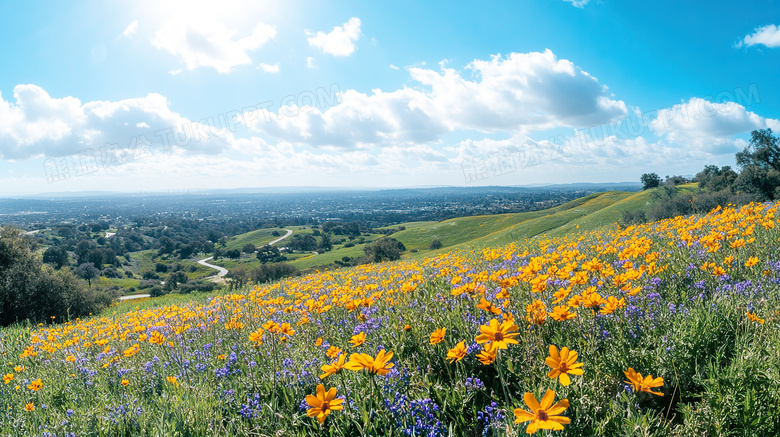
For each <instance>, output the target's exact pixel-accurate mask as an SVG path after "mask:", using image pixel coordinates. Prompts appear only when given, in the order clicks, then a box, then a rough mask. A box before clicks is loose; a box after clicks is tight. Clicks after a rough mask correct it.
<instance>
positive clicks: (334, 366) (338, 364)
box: [320, 354, 347, 379]
mask: <svg viewBox="0 0 780 437" xmlns="http://www.w3.org/2000/svg"><path fill="white" fill-rule="evenodd" d="M346 359H347V356H346V355H345V354H342V355H340V356H339V358H338V360H336V361H333V362H332V363H330V364H325V365H323V366H322V371H323V372H325V373H323V374H322V375H320V379H325V378H327V377H328V376H330V375H333V374H335V373H338V372H339V370H341V369H343V368H344V361H345V360H346Z"/></svg>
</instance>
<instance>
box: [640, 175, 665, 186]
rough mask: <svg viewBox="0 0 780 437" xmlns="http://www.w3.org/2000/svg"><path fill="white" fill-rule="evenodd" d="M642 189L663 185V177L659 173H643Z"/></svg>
mask: <svg viewBox="0 0 780 437" xmlns="http://www.w3.org/2000/svg"><path fill="white" fill-rule="evenodd" d="M641 180H642V189H643V190H649V189H650V188H655V187H657V186H659V185H661V177H660V176H658V174H657V173H645V174H643V175H642V178H641Z"/></svg>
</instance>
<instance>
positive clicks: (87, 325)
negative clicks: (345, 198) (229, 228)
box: [0, 193, 780, 436]
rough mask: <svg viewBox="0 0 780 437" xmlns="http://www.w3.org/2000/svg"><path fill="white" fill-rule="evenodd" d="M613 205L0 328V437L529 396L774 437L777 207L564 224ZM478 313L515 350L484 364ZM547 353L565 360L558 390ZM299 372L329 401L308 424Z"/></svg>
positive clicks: (358, 414)
mask: <svg viewBox="0 0 780 437" xmlns="http://www.w3.org/2000/svg"><path fill="white" fill-rule="evenodd" d="M632 196H634V194H629V195H622V194H620V193H612V194H610V193H606V194H603V195H598V196H589V197H588V198H586V199H583V200H582V201H580V202H575V203H572V204H570V205H564V206H566V207H564V208H561V207H559V209H558V210H557V211H556V212H555V213H554V214H551V215H550V216H549V217H547V218H548V219H549V223H539V222H537V221H535V220H537V219H535V218H532V219H529V220H525V221H522V222H518V223H516V224H514V225H512V226H510V227H508V228H504V229H501V230H498V231H496V232H494V233H492V234H488V235H487V236H486V237H488V236H491V235H492V236H494V238H495V241H500V240H501V239H502V238H506V237H507V236H509V235H513V234H512V233H514V235H529V236H532V237H531V238H521V239H517V240H514V241H511V242H510V244H508V245H505V246H500V245H499V246H495V245H494V246H486V247H485V248H476V249H462V250H457V251H455V250H453V251H447V252H444V253H441V254H439V255H437V256H433V257H427V258H420V259H409V260H402V261H399V262H395V263H381V264H375V265H368V266H360V267H357V268H354V269H342V270H337V271H328V272H323V273H321V274H314V275H307V276H304V277H299V278H294V279H290V280H287V281H283V282H279V283H275V284H270V285H264V286H258V287H249V288H247V289H244V290H239V291H238V292H231V293H226V292H219V293H213V294H209V295H201V294H194V295H187V296H181V295H169V296H165V297H163V298H160V299H162V300H158V299H154V300H148V301H144V302H124V303H121V304H117V306H114V307H112V308H110V309H109V310H108V311H107V312H106V313H104V314H103V315H101V316H99V317H95V318H92V319H87V320H80V321H71V322H70V323H68V324H61V325H48V326H32V325H18V326H12V327H7V328H2V329H1V330H0V340H1V341H0V348H1V349H0V353H2V354H3V362H4V364H3V370H2V371H0V374H3V375H12V376H11V379H10V380H9V381H8V383H5V384H2V385H0V411H2V414H0V435H36V436H38V435H41V433H42V432H44V431H42V430H44V428H43V427H45V432H50V433H53V434H55V435H58V436H59V435H67V433H71V432H72V433H76V434H77V435H79V436H82V435H86V436H108V435H181V436H207V435H208V436H214V435H215V436H250V435H279V436H303V435H307V436H308V435H311V436H321V435H332V436H351V435H398V436H401V435H458V436H460V435H464V436H476V435H486V436H491V435H492V436H499V435H502V436H503V435H512V436H519V435H525V432H526V429H527V428H526V426H528V425H529V422H527V421H526V422H523V423H514V422H515V418H516V417H517V416H516V414H519V413H518V411H520V410H528V409H529V406H528V405H527V402H526V399H530V396H533V397H534V398H535V399H540V398H542V396H543V395H544V394H545V393H546V392H547V390H552V391H554V394H552V396H554V400H555V401H558V400H562V399H566V400H567V402H566V404H565V405H563V407H565V408H563V407H562V408H560V409H559V411H558V412H557V414H561V415H563V416H565V417H566V418H567V419H568V420H567V421H564V422H566V423H565V424H564V425H563V430H561V431H554V432H553V431H550V432H543V433H542V434H544V435H565V436H594V435H604V436H628V435H631V436H633V435H641V436H668V435H672V436H689V435H691V436H692V435H767V436H768V435H780V414H779V413H778V412H777V409H776V406H777V405H780V373H778V369H780V355H778V354H777V350H778V347H780V336H778V335H777V332H778V328H780V286H779V285H778V284H780V253H779V251H778V246H777V241H778V239H779V238H780V221H778V220H777V218H776V213H777V210H778V207H780V205H769V206H766V205H752V206H748V207H745V208H742V209H739V210H729V209H726V210H722V211H718V212H715V213H712V214H710V215H708V216H706V217H689V218H676V219H672V220H665V221H661V222H657V223H650V224H645V225H641V226H633V227H629V228H627V229H617V228H609V229H601V230H597V231H586V230H584V229H582V228H583V227H585V222H584V221H582V220H584V219H585V218H587V217H589V216H592V215H593V214H597V213H598V211H603V210H605V209H606V208H613V209H615V211H613V212H614V213H617V206H618V205H620V202H641V198H636V197H632ZM597 218H598V216H597ZM577 220H580V223H582V224H581V227H580V228H579V229H577V228H576V227H575V228H574V229H575V231H573V232H570V233H562V234H561V235H560V236H550V235H549V234H550V233H552V231H554V230H557V229H560V228H561V226H564V225H566V224H570V223H574V222H575V221H577ZM595 221H596V220H593V222H595ZM569 229H570V230H571V226H570V227H569ZM545 233H547V235H545ZM493 320H495V321H496V323H503V325H499V326H501V328H500V329H501V330H502V332H503V333H504V334H505V335H502V338H503V339H506V338H513V339H514V340H515V341H516V343H514V342H511V341H510V342H508V344H507V345H506V348H505V349H497V350H496V351H497V353H496V354H495V358H493V356H492V353H491V351H493V350H494V349H490V348H486V345H487V343H484V342H483V339H485V338H487V339H493V340H494V341H496V342H498V341H499V340H500V339H499V338H498V337H495V336H493V334H492V333H493V332H494V330H495V329H494V328H491V325H490V323H492V322H491V321H493ZM270 322H274V323H270ZM285 324H288V325H285ZM493 326H495V325H493ZM442 329H446V331H441V330H442ZM436 331H438V332H444V333H443V335H441V336H440V338H441V339H442V340H441V341H440V342H438V340H436V341H432V339H435V338H436V337H435V336H432V335H431V334H432V333H434V332H436ZM358 333H362V334H365V338H364V339H361V338H358V337H353V336H354V335H355V334H358ZM163 337H164V339H163ZM136 345H137V349H136ZM459 345H460V346H459ZM551 345H552V346H555V351H558V350H561V349H562V348H563V347H566V348H568V349H571V350H574V351H576V352H577V353H578V356H577V358H576V359H575V360H573V361H576V362H578V363H582V364H583V366H582V370H583V372H582V374H577V373H576V372H571V373H572V374H571V375H570V380H571V384H567V385H565V384H564V382H565V381H564V380H562V379H560V378H551V377H550V376H549V374H548V372H549V371H550V366H551V364H550V363H554V361H555V360H554V359H552V360H551V359H548V357H552V355H554V354H553V353H552V351H551V348H550V346H551ZM334 348H339V349H341V353H340V354H339V353H338V352H336V351H335V349H334ZM381 351H385V352H388V353H390V352H392V356H391V358H390V359H389V360H387V361H384V360H380V361H379V362H376V361H375V359H377V358H379V357H381ZM329 353H330V354H331V356H328V354H329ZM355 354H365V355H362V356H356V355H355ZM338 355H341V356H342V357H344V358H345V360H344V361H341V363H344V362H349V363H351V364H349V366H348V368H342V369H340V370H339V369H334V368H332V370H334V371H335V373H334V374H333V375H327V376H324V374H325V373H328V372H326V371H325V370H326V369H328V367H326V368H325V369H323V366H327V365H330V366H334V365H335V366H337V367H338V366H339V363H340V361H338V360H337V359H335V358H336V356H338ZM448 356H450V357H452V360H448V359H447V357H448ZM480 356H481V357H482V358H483V359H485V358H487V361H486V362H485V363H483V362H481V361H480V359H479V357H480ZM372 361H373V362H374V363H373V365H371V362H372ZM361 363H362V364H361ZM21 366H23V368H22V367H21ZM366 366H368V370H366V369H362V370H361V368H362V367H366ZM630 368H631V369H634V370H635V371H637V372H639V373H641V374H642V376H650V380H655V381H656V382H658V383H657V384H653V387H649V386H648V385H646V384H645V385H642V384H641V382H635V384H632V383H630V382H626V381H630V378H629V377H628V376H627V375H626V372H628V371H629V369H630ZM17 369H18V370H17ZM564 371H566V369H564ZM656 378H660V379H656ZM38 379H40V380H41V386H42V387H41V388H40V389H36V387H37V385H35V384H32V382H33V381H37V380H38ZM318 384H323V385H324V388H325V390H328V389H331V388H333V389H335V391H336V396H337V399H341V400H343V405H345V408H344V409H341V410H339V409H333V410H331V411H330V414H329V415H328V416H327V418H326V419H324V421H323V423H322V424H320V423H319V422H318V421H317V420H316V419H314V418H312V417H308V416H307V410H310V409H311V408H312V405H317V404H318V403H317V402H314V401H313V400H312V398H311V397H308V398H307V396H309V395H313V394H315V393H316V391H317V386H318ZM30 387H32V388H30ZM651 392H656V393H658V394H654V393H651ZM661 395H662V396H661ZM307 399H308V402H307ZM338 403H339V402H332V403H331V405H337V404H338ZM532 404H533V403H532ZM25 406H28V408H27V409H29V410H31V411H26V410H25ZM44 406H45V407H44ZM33 408H34V409H33ZM310 411H312V410H310ZM314 413H316V411H314ZM522 417H523V416H522V414H521V418H522Z"/></svg>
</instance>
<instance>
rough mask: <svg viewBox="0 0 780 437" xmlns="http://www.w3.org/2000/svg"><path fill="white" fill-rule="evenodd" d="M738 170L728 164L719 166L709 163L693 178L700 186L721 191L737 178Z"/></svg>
mask: <svg viewBox="0 0 780 437" xmlns="http://www.w3.org/2000/svg"><path fill="white" fill-rule="evenodd" d="M737 176H738V175H737V172H735V171H734V170H732V169H731V167H729V166H728V165H724V166H723V167H722V168H718V166H717V165H708V166H705V167H704V170H702V171H700V172H699V173H697V174H696V177H694V178H693V180H694V181H695V182H698V183H699V187H700V188H706V189H708V190H710V191H720V190H724V189H726V188H729V187H730V186H731V184H733V183H734V180H735V179H737Z"/></svg>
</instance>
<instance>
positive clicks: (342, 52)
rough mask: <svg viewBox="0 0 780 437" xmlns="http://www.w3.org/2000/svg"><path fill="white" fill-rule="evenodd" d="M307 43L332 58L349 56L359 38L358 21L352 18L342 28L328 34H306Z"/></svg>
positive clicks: (338, 27) (334, 29)
mask: <svg viewBox="0 0 780 437" xmlns="http://www.w3.org/2000/svg"><path fill="white" fill-rule="evenodd" d="M306 35H308V36H309V38H307V41H309V45H310V46H312V47H317V48H319V49H320V50H322V51H323V53H327V54H329V55H333V56H349V55H351V54H352V53H353V52H354V51H355V42H356V41H357V40H358V38H360V19H359V18H357V17H352V18H350V19H349V21H347V22H346V23H344V26H343V27H342V26H336V27H334V28H333V31H331V32H330V33H325V32H322V31H320V32H317V33H316V34H313V33H311V32H308V31H307V32H306Z"/></svg>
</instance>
